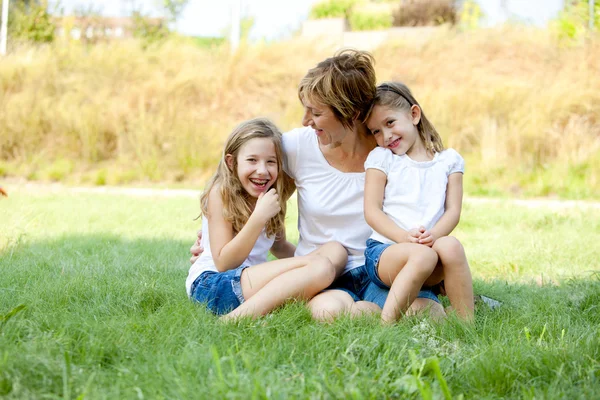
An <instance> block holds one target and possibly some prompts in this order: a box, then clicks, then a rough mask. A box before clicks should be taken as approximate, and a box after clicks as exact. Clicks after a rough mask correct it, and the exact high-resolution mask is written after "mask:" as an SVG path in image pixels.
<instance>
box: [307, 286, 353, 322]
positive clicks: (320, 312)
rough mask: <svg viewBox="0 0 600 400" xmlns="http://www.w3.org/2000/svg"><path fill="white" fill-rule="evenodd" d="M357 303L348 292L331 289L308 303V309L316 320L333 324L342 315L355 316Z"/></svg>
mask: <svg viewBox="0 0 600 400" xmlns="http://www.w3.org/2000/svg"><path fill="white" fill-rule="evenodd" d="M354 307H355V301H354V299H353V298H352V296H350V294H349V293H348V292H345V291H343V290H336V289H331V290H327V291H325V292H323V293H319V294H318V295H316V296H315V297H313V298H312V300H310V301H309V302H308V308H309V309H310V312H311V314H312V316H313V318H314V319H316V320H317V321H320V322H332V321H333V320H334V319H335V318H337V317H339V316H340V315H342V314H347V313H351V314H354V311H353V308H354Z"/></svg>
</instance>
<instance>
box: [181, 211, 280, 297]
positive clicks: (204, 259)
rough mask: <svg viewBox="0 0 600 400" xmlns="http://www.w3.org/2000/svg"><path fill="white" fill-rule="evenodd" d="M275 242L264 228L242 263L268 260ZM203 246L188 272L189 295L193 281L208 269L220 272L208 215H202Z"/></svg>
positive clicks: (187, 286)
mask: <svg viewBox="0 0 600 400" xmlns="http://www.w3.org/2000/svg"><path fill="white" fill-rule="evenodd" d="M273 242H275V238H274V237H273V238H269V237H268V236H267V234H266V231H265V229H264V228H263V230H262V232H261V233H260V236H259V237H258V239H257V240H256V243H255V244H254V247H252V250H251V251H250V254H249V255H248V258H246V259H245V260H244V262H243V263H242V265H249V266H252V265H257V264H262V263H264V262H267V255H268V253H269V250H270V249H271V247H273ZM201 244H202V247H204V252H203V253H202V255H201V256H200V257H199V258H198V259H197V260H196V262H195V263H194V264H193V265H192V267H191V268H190V271H189V273H188V277H187V279H186V281H185V288H186V291H187V294H188V296H190V295H191V293H190V291H191V288H192V283H194V281H195V280H196V278H198V277H199V276H200V275H201V274H202V273H203V272H206V271H214V272H219V271H218V270H217V267H215V262H214V260H213V256H212V253H211V251H210V234H209V232H208V221H207V220H206V217H204V216H202V241H201Z"/></svg>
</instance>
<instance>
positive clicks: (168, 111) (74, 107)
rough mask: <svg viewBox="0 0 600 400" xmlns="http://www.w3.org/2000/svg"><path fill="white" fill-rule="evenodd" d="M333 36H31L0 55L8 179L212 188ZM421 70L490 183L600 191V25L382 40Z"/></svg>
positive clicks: (508, 190) (0, 122)
mask: <svg viewBox="0 0 600 400" xmlns="http://www.w3.org/2000/svg"><path fill="white" fill-rule="evenodd" d="M334 50H335V49H334V47H332V46H330V45H327V44H325V43H317V44H315V43H306V42H301V41H290V42H284V43H273V44H265V43H262V44H258V45H253V46H251V47H243V48H241V50H240V51H239V52H238V53H237V54H236V55H235V56H230V55H229V50H228V48H227V47H226V46H225V45H219V44H216V45H213V46H212V47H210V46H208V47H207V46H198V45H197V44H194V43H191V42H186V41H182V40H172V41H168V42H166V43H164V44H162V45H157V46H150V47H144V46H143V45H142V43H141V42H136V41H129V42H120V43H115V44H112V45H110V46H109V45H106V44H105V45H102V44H100V45H95V46H91V47H83V46H81V45H77V44H72V43H71V44H65V43H59V42H57V43H54V44H52V45H49V46H47V47H37V48H21V49H20V50H17V51H15V52H13V53H12V54H11V55H9V56H8V57H7V58H5V59H3V60H2V62H1V63H0V132H1V135H0V179H2V177H3V176H4V177H5V178H6V177H25V178H27V179H32V180H53V181H64V182H68V183H84V184H94V185H104V184H130V183H133V182H140V181H142V182H156V181H168V182H183V184H184V185H187V186H192V187H199V186H201V185H202V184H203V182H204V179H205V178H206V177H207V175H208V173H210V172H211V170H212V168H213V167H214V165H215V164H216V161H217V159H218V157H219V152H220V150H221V145H222V142H223V140H224V138H225V137H226V136H227V134H228V133H229V132H230V130H231V128H232V127H233V126H234V125H235V124H237V123H238V122H240V121H241V120H243V119H247V118H251V117H254V116H258V115H264V116H268V117H271V118H272V119H273V120H275V121H276V122H277V123H278V125H279V126H280V127H281V128H282V129H285V130H287V129H291V128H294V127H297V126H299V124H300V123H299V121H300V118H301V115H302V107H301V105H300V103H299V101H298V98H297V95H296V85H297V83H298V82H299V80H300V78H301V77H302V76H303V75H304V73H305V72H306V71H307V69H308V68H310V67H312V66H314V65H315V64H316V63H317V62H318V61H320V60H322V59H324V58H325V57H328V56H330V55H331V54H333V52H334ZM373 54H374V56H375V58H376V60H377V72H378V77H379V80H380V81H384V80H389V79H396V80H402V81H404V82H405V83H407V84H408V85H409V86H410V87H411V88H412V89H413V92H414V93H415V95H416V97H417V99H418V100H419V101H420V102H421V104H422V105H423V108H424V110H425V111H426V113H427V114H428V115H429V118H430V119H431V120H432V121H433V122H434V124H435V125H436V127H437V128H438V130H439V131H440V132H441V133H442V136H443V137H444V141H445V144H446V145H447V146H448V147H454V148H456V149H457V150H459V151H460V152H461V153H462V154H463V155H464V156H465V158H466V159H467V173H466V175H465V188H466V191H467V192H468V193H470V194H476V195H523V196H546V195H550V196H559V197H563V198H598V197H599V194H600V107H599V106H598V104H600V40H598V38H596V39H590V40H588V41H587V42H585V43H583V44H573V43H564V42H561V41H559V40H558V39H557V38H556V37H555V36H553V35H552V34H551V33H550V32H549V31H542V30H534V29H525V28H504V29H498V30H480V31H471V32H470V33H460V32H454V31H444V33H443V34H440V36H439V37H436V38H435V39H434V40H432V41H430V42H429V43H425V44H415V43H406V42H394V43H387V44H386V45H384V46H383V47H381V48H380V49H378V50H375V51H374V52H373Z"/></svg>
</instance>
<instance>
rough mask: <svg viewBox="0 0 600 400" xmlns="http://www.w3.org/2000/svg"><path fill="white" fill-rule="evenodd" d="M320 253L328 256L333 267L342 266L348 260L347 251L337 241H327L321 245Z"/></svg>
mask: <svg viewBox="0 0 600 400" xmlns="http://www.w3.org/2000/svg"><path fill="white" fill-rule="evenodd" d="M320 253H321V254H322V255H323V256H326V257H327V258H329V260H330V261H331V262H332V264H333V265H334V266H335V267H341V268H343V267H344V266H345V265H346V263H347V262H348V251H347V250H346V248H345V247H344V246H342V245H341V244H340V243H338V242H327V243H325V244H324V245H323V246H321V251H320Z"/></svg>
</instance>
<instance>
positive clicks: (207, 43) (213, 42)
mask: <svg viewBox="0 0 600 400" xmlns="http://www.w3.org/2000/svg"><path fill="white" fill-rule="evenodd" d="M192 43H194V44H195V45H196V46H198V47H201V48H207V49H210V48H212V47H215V46H221V45H223V44H225V43H227V39H225V37H194V38H192Z"/></svg>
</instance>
